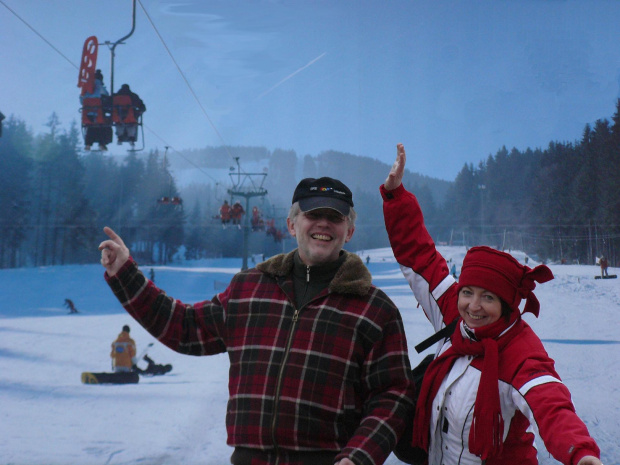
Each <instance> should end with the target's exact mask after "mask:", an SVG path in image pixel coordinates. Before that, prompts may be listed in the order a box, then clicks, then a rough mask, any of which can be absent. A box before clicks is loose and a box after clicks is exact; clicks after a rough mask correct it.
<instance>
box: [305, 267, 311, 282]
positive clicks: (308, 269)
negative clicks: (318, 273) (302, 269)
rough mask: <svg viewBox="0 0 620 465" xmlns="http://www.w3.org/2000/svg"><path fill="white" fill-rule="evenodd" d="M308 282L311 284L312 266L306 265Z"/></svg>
mask: <svg viewBox="0 0 620 465" xmlns="http://www.w3.org/2000/svg"><path fill="white" fill-rule="evenodd" d="M306 282H307V283H309V282H310V266H308V265H306Z"/></svg>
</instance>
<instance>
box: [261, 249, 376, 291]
mask: <svg viewBox="0 0 620 465" xmlns="http://www.w3.org/2000/svg"><path fill="white" fill-rule="evenodd" d="M295 252H296V250H293V251H292V252H289V253H287V254H280V255H276V256H275V257H271V258H270V259H269V260H267V261H264V262H262V263H259V264H258V265H256V269H257V270H259V271H261V272H263V273H266V274H269V275H271V276H288V275H290V274H291V273H292V271H293V264H294V257H295ZM342 252H343V253H344V254H345V257H346V258H345V260H344V263H343V264H342V266H341V267H340V269H339V270H338V271H337V272H336V276H334V279H332V281H331V283H329V292H337V293H340V294H358V295H361V296H364V295H366V294H368V290H369V289H370V287H371V286H372V276H371V275H370V272H369V271H368V268H366V266H365V265H364V262H362V260H361V259H360V258H359V257H358V256H357V255H355V254H353V253H349V252H347V251H346V250H343V251H342Z"/></svg>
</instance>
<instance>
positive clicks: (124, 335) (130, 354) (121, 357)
mask: <svg viewBox="0 0 620 465" xmlns="http://www.w3.org/2000/svg"><path fill="white" fill-rule="evenodd" d="M129 331H130V329H129V326H128V325H125V326H123V330H122V331H121V333H120V334H119V335H118V337H117V338H116V340H115V341H114V342H113V343H112V352H110V357H112V368H114V371H115V372H119V371H131V370H132V367H133V365H134V362H135V360H134V358H135V356H136V343H135V341H134V340H133V339H132V338H131V337H129Z"/></svg>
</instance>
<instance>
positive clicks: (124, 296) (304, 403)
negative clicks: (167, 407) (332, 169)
mask: <svg viewBox="0 0 620 465" xmlns="http://www.w3.org/2000/svg"><path fill="white" fill-rule="evenodd" d="M355 218H356V212H355V210H354V209H353V196H352V194H351V191H350V190H349V188H348V187H347V186H345V185H344V184H343V183H342V182H340V181H338V180H336V179H332V178H327V177H323V178H318V179H314V178H307V179H304V180H302V181H301V182H300V183H299V185H298V186H297V188H296V189H295V192H294V194H293V199H292V205H291V208H290V210H289V215H288V218H287V226H288V231H289V233H290V234H291V236H293V237H295V238H296V240H297V245H298V248H297V249H296V250H293V251H291V252H289V253H286V254H279V255H276V256H274V257H271V258H270V259H269V260H267V261H264V262H262V263H259V264H257V265H256V267H255V268H251V269H249V270H243V271H241V272H239V273H237V274H236V275H235V276H234V277H233V278H232V281H231V282H230V284H229V286H228V288H227V289H226V290H225V291H223V292H221V293H218V294H216V295H215V296H214V297H213V298H212V299H211V300H207V301H204V302H199V303H195V304H185V303H183V302H181V301H179V300H177V299H173V298H172V297H170V296H169V295H167V294H166V293H165V292H164V291H163V290H161V289H159V288H157V287H156V286H155V285H154V284H153V283H152V282H150V281H148V280H147V279H146V277H145V276H144V275H143V274H142V272H141V271H140V270H139V269H138V266H137V265H136V262H135V261H134V260H133V259H132V258H131V256H130V253H129V249H128V248H127V247H126V246H125V244H124V243H123V240H122V239H121V238H120V237H119V236H118V235H117V234H116V233H115V232H114V231H112V230H111V229H110V228H107V227H106V228H105V229H104V232H105V233H106V234H107V236H108V237H109V239H108V240H105V241H103V242H102V243H101V244H100V245H99V250H100V251H101V264H102V265H103V266H104V267H105V269H106V272H105V275H104V276H105V279H106V281H107V282H108V284H109V285H110V287H111V289H112V290H113V292H114V293H115V295H116V297H117V298H118V299H119V300H120V302H121V303H122V304H123V305H124V307H125V309H126V310H127V312H129V313H130V314H131V315H132V316H133V317H134V318H135V319H136V320H137V321H138V322H140V324H141V325H143V326H144V328H146V329H147V330H148V331H149V332H150V333H151V334H152V335H153V336H154V337H155V338H156V339H157V340H159V341H161V342H162V343H163V344H165V345H167V346H168V347H170V348H171V349H173V350H176V351H178V352H181V353H185V354H189V355H214V354H219V353H227V354H228V357H229V359H230V373H229V383H228V389H229V400H228V404H227V414H226V428H227V432H228V439H227V444H229V445H230V446H232V447H234V452H233V454H232V457H231V463H232V464H233V465H247V464H250V463H252V464H265V465H266V464H274V463H281V464H289V465H291V464H299V465H303V464H312V465H336V464H337V465H360V464H373V465H381V464H382V463H384V462H385V460H386V459H387V457H388V456H389V455H390V453H391V451H392V449H393V448H394V446H395V445H396V443H397V441H398V439H399V437H400V436H401V434H402V431H403V430H404V427H405V424H406V423H407V419H408V418H409V417H410V416H411V414H412V411H413V401H412V400H411V399H412V396H413V392H414V384H413V378H412V374H411V366H410V363H409V357H408V355H407V341H406V336H405V331H404V328H403V323H402V319H401V316H400V313H399V311H398V309H397V308H396V306H395V305H394V304H393V302H392V301H391V300H390V299H389V297H388V296H387V295H386V294H385V293H384V292H383V291H381V290H380V289H378V288H376V287H375V286H374V285H373V283H372V277H371V275H370V272H369V271H368V269H367V268H366V266H365V265H364V263H363V261H362V259H361V258H360V257H359V256H358V255H357V254H354V253H349V252H347V251H345V250H344V249H343V246H344V244H345V243H346V242H348V241H349V240H350V239H351V237H352V236H353V232H354V230H355ZM207 370H208V368H207Z"/></svg>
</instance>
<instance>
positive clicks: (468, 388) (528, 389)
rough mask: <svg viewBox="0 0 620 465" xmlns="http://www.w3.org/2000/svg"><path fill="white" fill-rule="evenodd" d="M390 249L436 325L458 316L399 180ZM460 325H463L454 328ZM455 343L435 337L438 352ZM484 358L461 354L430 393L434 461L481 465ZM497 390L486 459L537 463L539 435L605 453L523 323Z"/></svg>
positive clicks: (449, 282)
mask: <svg viewBox="0 0 620 465" xmlns="http://www.w3.org/2000/svg"><path fill="white" fill-rule="evenodd" d="M380 190H381V195H382V197H383V201H384V202H383V212H384V216H385V225H386V228H387V232H388V236H389V239H390V243H391V245H392V250H393V251H394V256H395V257H396V260H397V262H398V263H399V264H400V267H401V270H402V272H403V274H404V276H405V279H406V280H407V282H408V283H409V286H410V287H411V289H412V291H413V293H414V296H415V298H416V300H417V301H418V302H419V304H420V306H421V307H422V308H423V310H424V313H425V314H426V316H427V318H428V319H429V321H430V322H431V323H432V325H433V327H434V329H435V331H438V330H440V329H441V328H443V327H445V326H446V325H447V324H449V323H450V322H451V321H452V320H454V319H455V318H457V317H458V309H457V285H456V282H455V280H454V278H453V277H452V276H451V275H450V273H449V270H448V266H447V264H446V261H445V260H444V258H443V257H442V256H441V255H440V254H439V252H438V251H437V249H436V248H435V244H434V242H433V240H432V239H431V237H430V235H429V234H428V231H427V230H426V227H425V226H424V218H423V215H422V211H421V210H420V206H419V205H418V202H417V200H416V198H415V197H414V195H413V194H411V193H410V192H408V191H407V190H406V189H405V188H404V187H403V186H402V185H401V186H399V187H398V188H397V189H394V190H392V191H386V190H385V188H384V187H383V186H381V188H380ZM459 330H460V331H463V328H462V324H459V325H458V326H457V329H456V331H459ZM450 346H451V342H450V339H449V338H448V339H447V340H445V341H443V342H439V343H438V347H437V353H436V354H437V355H439V354H441V353H443V352H444V351H445V350H447V349H448V348H449V347H450ZM480 362H481V360H480V359H479V358H478V357H473V358H472V357H471V356H463V357H460V358H459V359H457V360H456V362H455V363H454V365H453V366H452V368H451V370H450V372H449V373H448V375H447V376H446V378H445V379H444V380H443V382H442V384H441V387H440V389H439V392H438V393H437V395H436V397H435V399H434V400H433V407H432V408H433V412H432V417H431V426H430V437H431V440H430V447H429V462H428V463H429V465H440V464H446V465H447V464H450V465H456V464H462V465H470V464H471V465H473V464H481V463H482V461H481V459H480V458H479V457H477V456H475V455H473V454H471V453H470V452H469V430H470V427H471V421H472V416H473V412H474V403H475V400H476V393H477V390H478V384H479V381H480V372H481V371H480V370H481V363H480ZM499 394H500V402H501V409H502V417H503V419H504V443H503V448H502V454H501V457H497V458H495V459H489V460H487V461H486V462H485V465H492V464H502V465H512V464H514V465H534V464H537V463H538V459H537V450H536V446H535V440H536V441H540V440H542V441H543V442H544V444H545V447H546V448H547V450H548V451H549V452H550V453H551V454H552V455H553V456H554V457H555V458H556V459H557V460H558V461H560V462H561V463H563V464H566V465H576V464H577V462H578V461H579V460H580V459H581V458H582V457H583V456H585V455H593V456H596V457H600V451H599V448H598V446H597V445H596V442H595V441H594V439H592V438H591V437H590V435H589V433H588V430H587V428H586V426H585V424H584V423H583V422H582V421H581V420H580V419H579V417H578V416H577V414H576V413H575V408H574V406H573V404H572V402H571V396H570V392H569V390H568V389H567V388H566V386H565V385H564V384H563V383H562V381H561V379H560V377H559V376H558V374H557V373H556V371H555V368H554V361H553V360H552V359H551V358H550V357H549V356H548V354H547V352H546V351H545V350H544V347H543V345H542V342H541V341H540V339H539V338H538V336H536V334H535V333H534V332H533V331H532V329H531V328H530V327H529V326H528V325H527V324H525V328H524V330H523V331H522V333H521V334H520V335H519V336H518V337H516V338H514V339H513V340H512V341H511V342H510V343H509V344H508V345H506V347H505V348H504V349H503V350H502V351H500V353H499Z"/></svg>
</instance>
